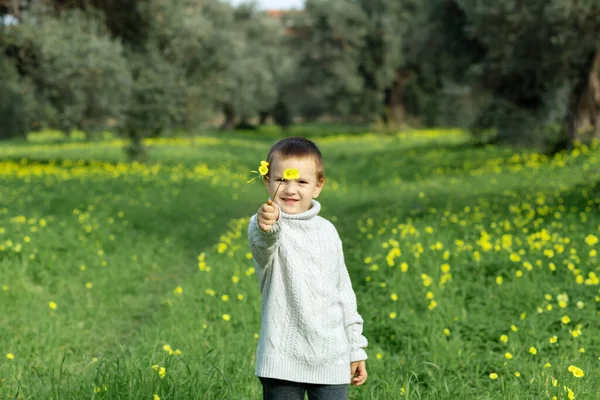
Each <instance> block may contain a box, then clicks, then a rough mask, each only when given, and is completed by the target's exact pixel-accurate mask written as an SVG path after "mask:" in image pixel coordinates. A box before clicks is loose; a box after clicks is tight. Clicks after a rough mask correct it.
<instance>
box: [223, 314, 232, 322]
mask: <svg viewBox="0 0 600 400" xmlns="http://www.w3.org/2000/svg"><path fill="white" fill-rule="evenodd" d="M230 319H231V316H230V315H229V314H223V320H225V321H229V320H230Z"/></svg>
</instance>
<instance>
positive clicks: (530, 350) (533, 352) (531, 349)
mask: <svg viewBox="0 0 600 400" xmlns="http://www.w3.org/2000/svg"><path fill="white" fill-rule="evenodd" d="M529 352H530V353H531V354H533V355H536V354H537V349H536V348H535V347H533V346H531V347H530V348H529Z"/></svg>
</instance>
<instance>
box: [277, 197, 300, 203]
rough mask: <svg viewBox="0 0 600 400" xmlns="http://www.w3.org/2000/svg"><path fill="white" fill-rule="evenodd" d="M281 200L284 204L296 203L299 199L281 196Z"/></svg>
mask: <svg viewBox="0 0 600 400" xmlns="http://www.w3.org/2000/svg"><path fill="white" fill-rule="evenodd" d="M281 200H283V202H284V203H285V204H296V203H297V202H298V201H299V200H298V199H287V198H284V197H282V198H281Z"/></svg>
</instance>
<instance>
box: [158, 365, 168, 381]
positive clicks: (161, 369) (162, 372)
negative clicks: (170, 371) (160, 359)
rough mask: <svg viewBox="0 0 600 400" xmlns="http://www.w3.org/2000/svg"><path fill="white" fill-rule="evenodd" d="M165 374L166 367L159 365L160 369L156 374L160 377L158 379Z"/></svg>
mask: <svg viewBox="0 0 600 400" xmlns="http://www.w3.org/2000/svg"><path fill="white" fill-rule="evenodd" d="M165 375H167V369H166V368H165V367H160V369H159V370H158V376H159V377H160V379H162V378H164V377H165Z"/></svg>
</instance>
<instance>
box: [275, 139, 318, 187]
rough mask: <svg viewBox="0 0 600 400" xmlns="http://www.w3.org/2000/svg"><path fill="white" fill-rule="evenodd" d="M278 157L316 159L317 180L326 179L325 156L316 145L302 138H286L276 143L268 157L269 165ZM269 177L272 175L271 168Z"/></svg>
mask: <svg viewBox="0 0 600 400" xmlns="http://www.w3.org/2000/svg"><path fill="white" fill-rule="evenodd" d="M276 155H278V156H281V157H283V158H290V157H299V158H302V157H314V159H315V162H316V163H317V180H319V181H320V180H321V179H325V168H324V166H323V156H322V155H321V151H320V150H319V148H318V147H317V145H316V144H314V143H313V142H312V141H310V140H308V139H306V138H303V137H302V136H293V137H289V138H285V139H282V140H280V141H279V142H277V143H275V144H274V145H273V147H271V149H270V150H269V154H268V155H267V162H268V163H269V165H271V164H272V163H273V159H274V158H275V156H276ZM269 175H271V172H270V168H269ZM269 175H267V176H269ZM265 178H266V177H265Z"/></svg>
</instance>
